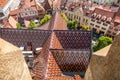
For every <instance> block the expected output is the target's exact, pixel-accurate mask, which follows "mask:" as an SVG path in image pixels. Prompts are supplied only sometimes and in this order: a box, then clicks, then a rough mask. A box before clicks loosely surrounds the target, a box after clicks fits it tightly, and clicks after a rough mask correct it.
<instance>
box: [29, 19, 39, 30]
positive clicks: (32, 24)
mask: <svg viewBox="0 0 120 80" xmlns="http://www.w3.org/2000/svg"><path fill="white" fill-rule="evenodd" d="M36 27H37V25H36V23H35V22H34V21H33V20H31V21H30V24H29V25H28V29H35V28H36Z"/></svg>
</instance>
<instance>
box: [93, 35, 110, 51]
mask: <svg viewBox="0 0 120 80" xmlns="http://www.w3.org/2000/svg"><path fill="white" fill-rule="evenodd" d="M111 43H112V38H110V37H106V36H101V37H100V38H99V40H98V42H97V44H96V45H95V46H94V47H93V50H94V51H97V50H100V49H102V48H104V47H106V46H108V45H109V44H111Z"/></svg>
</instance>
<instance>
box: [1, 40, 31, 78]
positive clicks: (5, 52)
mask: <svg viewBox="0 0 120 80" xmlns="http://www.w3.org/2000/svg"><path fill="white" fill-rule="evenodd" d="M0 80H32V79H31V76H30V73H29V70H28V67H27V64H26V63H25V60H24V56H23V54H22V53H21V51H20V50H19V48H17V47H15V46H13V45H12V44H10V43H8V42H6V41H4V40H2V39H0Z"/></svg>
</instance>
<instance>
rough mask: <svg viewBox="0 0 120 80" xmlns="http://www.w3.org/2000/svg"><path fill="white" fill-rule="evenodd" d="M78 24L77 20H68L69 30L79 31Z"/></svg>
mask: <svg viewBox="0 0 120 80" xmlns="http://www.w3.org/2000/svg"><path fill="white" fill-rule="evenodd" d="M77 26H78V25H77V22H76V21H75V20H73V21H71V20H68V21H67V27H68V29H70V30H77Z"/></svg>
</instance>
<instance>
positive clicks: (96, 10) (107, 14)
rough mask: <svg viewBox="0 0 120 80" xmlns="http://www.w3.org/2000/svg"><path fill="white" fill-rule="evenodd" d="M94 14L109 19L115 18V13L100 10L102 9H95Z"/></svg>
mask: <svg viewBox="0 0 120 80" xmlns="http://www.w3.org/2000/svg"><path fill="white" fill-rule="evenodd" d="M94 13H96V14H97V15H99V14H100V15H102V16H106V17H107V18H109V17H111V18H114V15H115V12H111V11H107V10H104V9H100V8H95V11H94Z"/></svg>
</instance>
